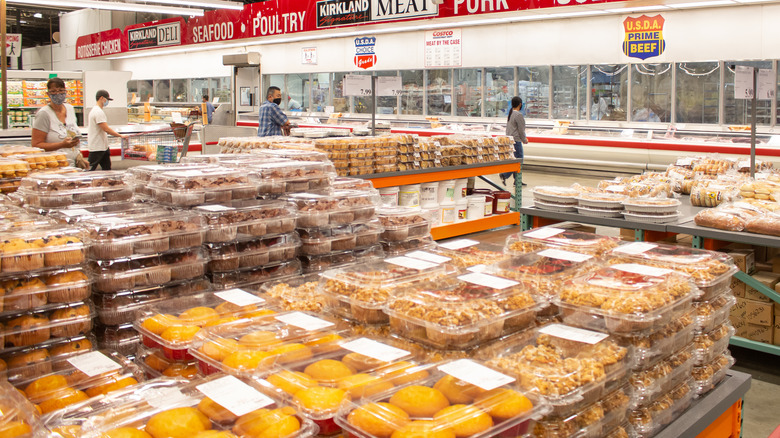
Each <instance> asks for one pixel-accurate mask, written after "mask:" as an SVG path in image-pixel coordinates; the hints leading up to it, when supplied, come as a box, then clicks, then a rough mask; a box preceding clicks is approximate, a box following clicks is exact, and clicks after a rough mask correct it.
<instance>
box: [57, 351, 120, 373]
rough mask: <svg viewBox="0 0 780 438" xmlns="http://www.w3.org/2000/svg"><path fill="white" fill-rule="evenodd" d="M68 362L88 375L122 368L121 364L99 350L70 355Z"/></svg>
mask: <svg viewBox="0 0 780 438" xmlns="http://www.w3.org/2000/svg"><path fill="white" fill-rule="evenodd" d="M68 362H69V363H70V364H71V365H73V366H74V367H76V368H77V369H78V370H79V371H81V372H82V373H84V374H86V375H88V376H89V377H95V376H99V375H101V374H105V373H108V372H111V371H116V370H121V369H122V366H121V365H119V364H118V363H116V362H114V361H113V360H111V358H109V357H108V356H106V355H105V354H103V353H101V352H99V351H90V352H89V353H85V354H80V355H78V356H76V357H71V358H70V359H68Z"/></svg>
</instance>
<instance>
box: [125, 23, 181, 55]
mask: <svg viewBox="0 0 780 438" xmlns="http://www.w3.org/2000/svg"><path fill="white" fill-rule="evenodd" d="M181 30H182V23H181V22H180V21H175V22H172V23H163V24H155V25H152V26H143V27H138V28H135V29H129V30H128V31H127V41H128V49H130V50H139V49H152V48H156V47H166V46H178V45H180V44H181Z"/></svg>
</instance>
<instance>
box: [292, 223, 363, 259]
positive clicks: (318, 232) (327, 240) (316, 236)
mask: <svg viewBox="0 0 780 438" xmlns="http://www.w3.org/2000/svg"><path fill="white" fill-rule="evenodd" d="M298 234H299V235H300V236H301V254H302V255H305V256H317V255H324V254H330V253H333V252H337V251H349V250H353V249H355V247H356V246H357V236H356V235H355V233H353V225H342V226H338V227H332V228H298Z"/></svg>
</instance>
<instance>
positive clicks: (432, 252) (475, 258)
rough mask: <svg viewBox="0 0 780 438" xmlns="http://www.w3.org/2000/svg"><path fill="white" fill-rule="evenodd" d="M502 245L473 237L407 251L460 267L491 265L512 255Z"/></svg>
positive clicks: (417, 255) (408, 255) (413, 255)
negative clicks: (484, 241) (504, 250)
mask: <svg viewBox="0 0 780 438" xmlns="http://www.w3.org/2000/svg"><path fill="white" fill-rule="evenodd" d="M503 249H504V248H503V247H502V246H501V245H497V244H492V243H481V242H478V241H476V240H471V239H457V240H450V241H448V242H445V243H442V244H439V245H436V246H433V247H431V248H426V249H423V250H418V251H413V252H410V253H407V254H406V256H407V257H412V258H418V259H420V260H425V261H429V262H433V263H449V264H451V265H453V266H456V267H459V268H470V267H473V266H478V265H490V264H493V263H497V262H499V261H502V260H506V259H508V258H509V257H510V256H509V255H508V254H505V253H504V252H503Z"/></svg>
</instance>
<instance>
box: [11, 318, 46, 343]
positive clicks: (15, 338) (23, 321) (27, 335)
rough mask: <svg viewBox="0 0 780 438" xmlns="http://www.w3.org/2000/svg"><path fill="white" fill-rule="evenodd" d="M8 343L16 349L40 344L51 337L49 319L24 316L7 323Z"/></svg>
mask: <svg viewBox="0 0 780 438" xmlns="http://www.w3.org/2000/svg"><path fill="white" fill-rule="evenodd" d="M6 333H7V334H6V343H8V344H10V345H13V346H14V347H24V346H27V345H34V344H40V343H41V342H44V341H46V340H48V339H49V338H50V337H51V328H50V324H49V318H46V317H45V316H40V315H24V316H20V317H17V318H14V319H12V320H10V321H8V322H6Z"/></svg>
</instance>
